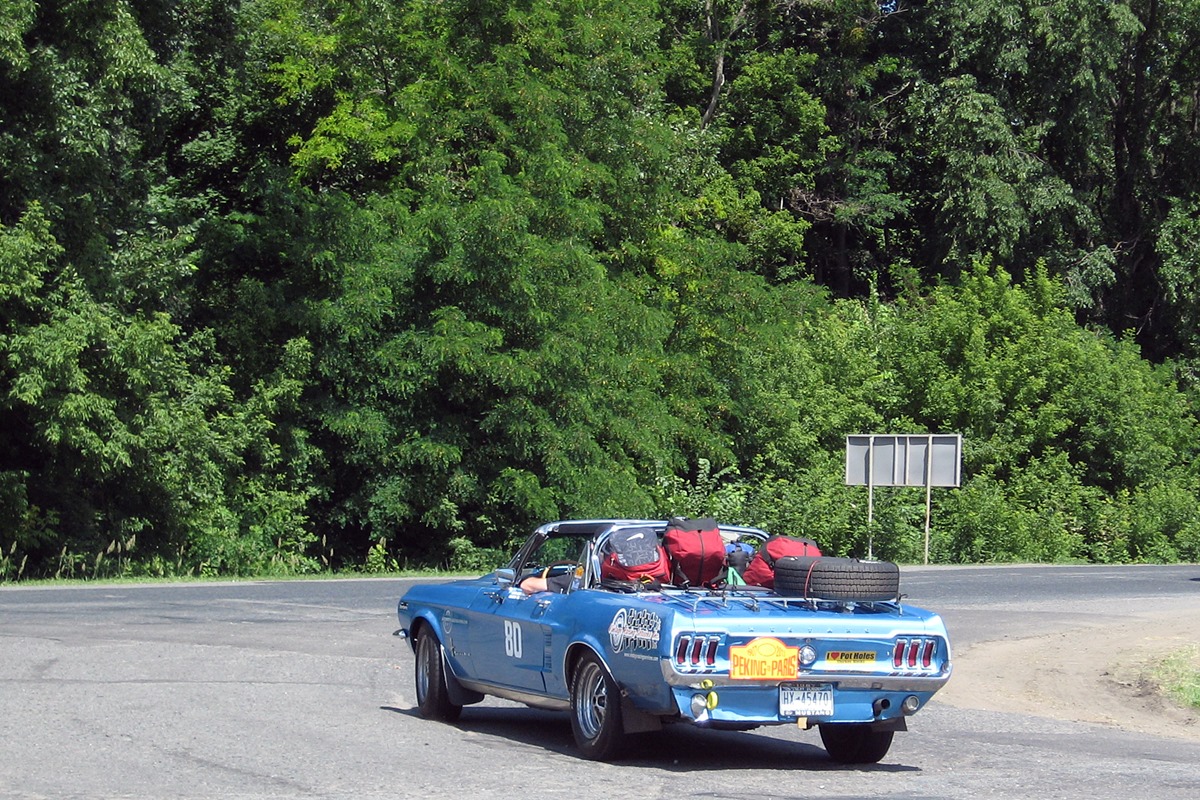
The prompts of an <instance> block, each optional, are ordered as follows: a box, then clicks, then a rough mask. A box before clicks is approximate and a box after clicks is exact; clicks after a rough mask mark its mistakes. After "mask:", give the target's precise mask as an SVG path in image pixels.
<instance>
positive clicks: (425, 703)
mask: <svg viewBox="0 0 1200 800" xmlns="http://www.w3.org/2000/svg"><path fill="white" fill-rule="evenodd" d="M417 708H418V709H419V710H420V712H421V716H422V717H425V718H426V719H436V720H441V721H442V722H454V721H455V720H456V719H458V715H459V714H461V713H462V706H460V705H456V704H455V703H452V702H451V701H450V690H449V689H448V688H447V687H446V662H445V659H444V657H443V656H442V643H441V642H439V641H438V638H437V636H435V635H434V633H433V631H432V630H428V629H426V630H423V631H421V633H420V635H418V637H417Z"/></svg>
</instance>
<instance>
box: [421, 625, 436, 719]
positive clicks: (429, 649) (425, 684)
mask: <svg viewBox="0 0 1200 800" xmlns="http://www.w3.org/2000/svg"><path fill="white" fill-rule="evenodd" d="M417 649H418V650H420V651H421V657H420V658H418V659H417V702H419V703H420V702H424V701H425V698H426V697H428V696H429V672H430V658H432V657H433V653H434V648H433V645H432V644H431V643H430V641H429V636H428V634H427V635H425V636H422V637H421V639H420V641H419V643H418V645H417Z"/></svg>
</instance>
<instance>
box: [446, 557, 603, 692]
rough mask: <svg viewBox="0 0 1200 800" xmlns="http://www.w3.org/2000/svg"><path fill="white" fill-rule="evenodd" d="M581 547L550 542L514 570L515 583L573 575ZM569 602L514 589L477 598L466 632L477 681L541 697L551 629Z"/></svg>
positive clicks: (564, 596)
mask: <svg viewBox="0 0 1200 800" xmlns="http://www.w3.org/2000/svg"><path fill="white" fill-rule="evenodd" d="M585 543H586V540H585V539H583V538H580V537H577V536H551V537H548V538H547V539H545V540H544V541H543V542H542V543H541V545H540V546H539V547H538V548H537V549H536V550H534V551H533V552H530V553H528V554H526V555H525V558H524V561H523V563H522V564H521V565H519V566H518V568H517V570H516V577H517V578H518V581H519V580H520V578H522V577H523V576H525V575H539V574H540V575H542V576H545V575H546V574H563V573H564V571H565V572H566V574H568V575H569V574H571V573H572V572H574V571H575V569H576V567H577V566H578V565H579V564H580V559H582V558H583V557H584V552H583V551H584V549H585V547H584V545H585ZM575 574H578V572H575ZM569 597H570V595H569V594H559V593H558V592H555V591H546V592H539V593H537V594H533V595H526V594H525V593H524V592H523V591H522V590H521V589H520V588H519V586H518V585H513V586H511V587H505V588H498V590H497V591H492V592H484V593H483V594H481V595H480V596H479V597H477V598H476V600H475V602H474V603H473V604H472V606H471V609H470V612H471V620H470V629H471V654H472V657H473V658H474V663H475V672H476V674H477V675H478V677H479V679H480V680H482V681H486V682H488V683H494V684H498V685H501V686H506V687H510V688H513V689H519V690H522V691H527V692H532V693H535V694H544V693H545V692H546V681H545V673H546V672H547V671H548V670H550V669H551V658H550V654H551V650H552V646H553V631H554V630H555V626H554V625H553V624H552V623H553V620H554V619H555V617H556V613H561V612H556V610H557V609H561V608H562V606H563V603H564V602H565V601H567V600H568V599H569ZM560 627H561V626H560Z"/></svg>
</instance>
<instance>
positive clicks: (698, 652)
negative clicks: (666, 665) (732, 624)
mask: <svg viewBox="0 0 1200 800" xmlns="http://www.w3.org/2000/svg"><path fill="white" fill-rule="evenodd" d="M720 645H721V638H720V637H719V636H705V635H701V634H690V633H685V634H683V635H682V636H680V637H679V641H678V642H677V643H676V645H675V666H676V667H679V668H681V669H708V668H712V667H715V666H716V664H717V650H718V649H719V648H720Z"/></svg>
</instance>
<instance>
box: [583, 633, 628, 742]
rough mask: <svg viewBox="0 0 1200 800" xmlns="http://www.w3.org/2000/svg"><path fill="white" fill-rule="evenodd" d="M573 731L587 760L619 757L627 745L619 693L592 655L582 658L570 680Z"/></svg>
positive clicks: (598, 661) (605, 671) (615, 685)
mask: <svg viewBox="0 0 1200 800" xmlns="http://www.w3.org/2000/svg"><path fill="white" fill-rule="evenodd" d="M571 731H572V732H573V733H574V734H575V744H576V745H578V747H579V750H580V751H581V752H582V753H583V755H584V757H585V758H590V759H592V760H594V761H607V760H609V759H611V758H614V757H616V756H617V755H619V754H620V752H621V751H622V749H623V747H624V745H625V743H626V738H625V731H624V722H623V721H622V719H621V693H620V690H619V689H618V688H617V683H616V681H614V680H613V679H612V676H610V675H609V674H608V670H607V669H605V668H604V664H603V662H601V661H600V659H599V658H598V657H597V656H596V655H595V654H594V653H591V652H588V653H585V654H584V655H583V656H582V657H581V658H580V661H579V665H578V666H577V667H576V669H575V676H574V679H573V680H572V681H571Z"/></svg>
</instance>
